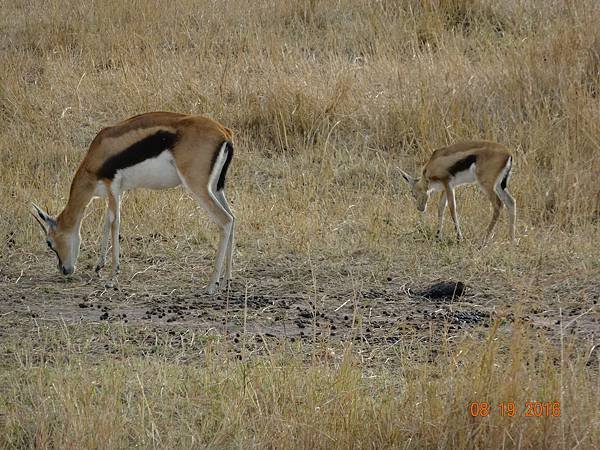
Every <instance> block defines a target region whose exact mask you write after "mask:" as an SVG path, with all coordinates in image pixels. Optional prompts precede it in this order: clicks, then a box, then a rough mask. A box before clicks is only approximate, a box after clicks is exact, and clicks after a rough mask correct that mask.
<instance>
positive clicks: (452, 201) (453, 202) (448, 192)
mask: <svg viewBox="0 0 600 450" xmlns="http://www.w3.org/2000/svg"><path fill="white" fill-rule="evenodd" d="M444 187H445V189H446V197H447V198H448V204H449V206H450V214H451V215H452V220H453V221H454V227H455V228H456V239H457V240H459V241H461V240H462V238H463V236H462V232H461V231H460V223H459V221H458V214H457V212H456V197H455V196H454V189H453V188H452V187H451V186H450V184H449V183H445V184H444Z"/></svg>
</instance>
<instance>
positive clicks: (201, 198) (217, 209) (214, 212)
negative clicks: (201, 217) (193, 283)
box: [192, 188, 233, 295]
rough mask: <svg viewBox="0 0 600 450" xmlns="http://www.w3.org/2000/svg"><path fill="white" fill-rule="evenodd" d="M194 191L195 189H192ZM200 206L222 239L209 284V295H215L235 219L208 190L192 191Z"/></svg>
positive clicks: (220, 239)
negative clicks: (217, 229)
mask: <svg viewBox="0 0 600 450" xmlns="http://www.w3.org/2000/svg"><path fill="white" fill-rule="evenodd" d="M192 189H193V188H192ZM192 193H193V194H194V196H195V197H196V199H197V200H198V202H199V203H200V206H202V208H203V209H204V210H205V211H206V212H207V213H208V215H209V216H210V218H211V219H212V220H213V222H214V223H215V224H216V225H217V226H218V227H219V230H220V234H221V236H220V238H219V245H218V249H217V256H216V259H215V267H214V269H213V273H212V275H211V277H210V281H209V283H208V293H209V294H210V295H213V294H214V293H216V292H217V290H218V288H219V280H220V278H221V273H222V271H223V261H224V260H225V255H226V253H227V246H228V243H229V240H230V237H231V231H232V230H233V217H232V216H231V215H230V214H229V213H228V212H227V210H226V209H225V208H224V207H223V206H222V205H221V203H219V202H218V201H217V200H216V198H215V197H214V195H213V194H212V192H210V191H209V190H208V189H207V190H205V191H204V192H198V191H192Z"/></svg>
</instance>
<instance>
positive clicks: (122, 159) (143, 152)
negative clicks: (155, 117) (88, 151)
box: [98, 131, 177, 180]
mask: <svg viewBox="0 0 600 450" xmlns="http://www.w3.org/2000/svg"><path fill="white" fill-rule="evenodd" d="M176 141H177V134H175V133H171V132H169V131H158V132H156V133H154V134H151V135H150V136H147V137H145V138H144V139H142V140H141V141H138V142H136V143H134V144H131V145H130V146H129V147H127V148H126V149H125V150H123V151H121V152H119V153H117V154H116V155H113V156H111V157H110V158H108V159H107V160H106V161H104V164H102V167H100V170H98V178H108V179H109V180H112V179H113V178H114V177H115V174H116V173H117V171H118V170H121V169H125V168H126V167H131V166H135V165H136V164H139V163H141V162H142V161H145V160H146V159H150V158H155V157H157V156H158V155H160V154H161V153H162V152H163V151H165V150H167V149H170V148H173V146H174V145H175V143H176Z"/></svg>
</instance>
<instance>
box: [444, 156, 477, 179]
mask: <svg viewBox="0 0 600 450" xmlns="http://www.w3.org/2000/svg"><path fill="white" fill-rule="evenodd" d="M476 162H477V156H476V155H469V156H467V157H466V158H463V159H460V160H458V161H456V162H455V163H454V164H452V166H450V168H449V169H448V172H449V173H450V175H452V176H454V175H456V174H457V173H458V172H463V171H465V170H469V167H471V166H472V165H473V164H475V163H476Z"/></svg>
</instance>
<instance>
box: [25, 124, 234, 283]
mask: <svg viewBox="0 0 600 450" xmlns="http://www.w3.org/2000/svg"><path fill="white" fill-rule="evenodd" d="M231 139H232V132H231V130H229V129H228V128H225V127H224V126H223V125H221V124H219V123H217V122H215V121H214V120H211V119H209V118H206V117H201V116H191V115H187V114H176V113H170V112H152V113H147V114H141V115H139V116H135V117H132V118H130V119H127V120H125V121H123V122H120V123H118V124H116V125H114V126H112V127H108V128H104V129H102V130H101V131H100V132H99V133H98V134H97V135H96V137H95V138H94V140H93V141H92V143H91V145H90V147H89V149H88V151H87V153H86V155H85V157H84V158H83V161H82V162H81V164H80V165H79V168H78V169H77V172H76V173H75V177H74V178H73V181H72V183H71V191H70V194H69V200H68V202H67V205H66V206H65V208H64V209H63V211H62V212H61V213H60V214H59V215H58V217H56V218H53V217H51V216H49V215H48V214H47V213H46V212H45V211H43V210H42V209H41V208H39V207H38V206H36V205H33V206H34V208H35V211H34V217H35V218H36V219H37V221H38V222H39V224H40V225H41V226H42V229H43V230H44V233H45V234H46V242H47V244H48V246H49V247H50V249H51V250H53V251H54V253H56V256H57V257H58V268H59V270H60V271H61V272H62V273H63V274H64V275H68V274H71V273H73V271H74V270H75V262H76V260H77V256H78V254H79V245H80V240H81V238H80V233H79V231H80V228H81V221H82V218H83V213H84V210H85V208H86V207H87V205H88V204H89V203H90V200H91V199H92V198H93V197H106V198H107V200H108V209H107V212H106V222H105V224H104V234H103V239H102V245H101V250H100V258H99V260H98V264H97V266H96V272H98V271H99V270H100V269H101V268H102V267H104V263H105V261H106V254H107V252H108V238H109V233H110V234H111V236H112V259H113V274H116V273H117V272H118V271H119V226H120V205H121V201H120V198H121V193H122V192H123V191H126V190H128V189H135V188H139V187H143V188H150V189H166V188H171V187H175V186H178V185H180V184H182V185H183V186H184V187H185V188H186V189H187V190H188V191H189V192H190V194H191V195H192V196H193V197H194V198H195V199H196V200H197V201H198V203H199V204H200V206H202V208H204V209H205V210H206V212H207V213H208V215H209V216H210V218H211V219H212V220H213V221H214V222H215V223H216V224H217V225H218V226H219V228H220V231H221V238H220V241H219V247H218V251H217V256H216V261H215V267H214V271H213V273H212V276H211V278H210V283H209V285H208V292H209V293H210V294H213V293H215V292H216V291H217V289H218V287H219V281H220V278H221V272H222V268H223V262H225V281H226V282H229V281H230V279H231V269H232V253H233V238H234V229H233V226H234V217H233V214H232V213H231V210H230V209H229V206H228V204H227V200H226V199H225V194H224V186H225V175H226V174H227V168H228V167H229V163H230V162H231V158H232V156H233V145H232V143H231Z"/></svg>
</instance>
